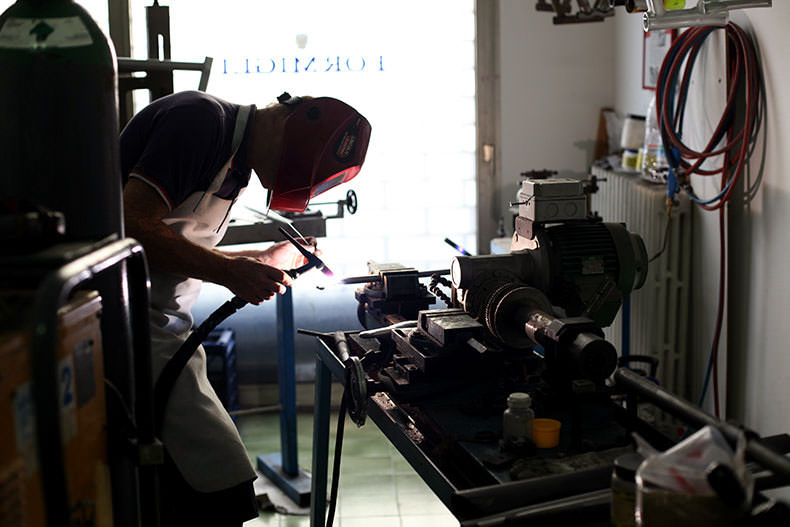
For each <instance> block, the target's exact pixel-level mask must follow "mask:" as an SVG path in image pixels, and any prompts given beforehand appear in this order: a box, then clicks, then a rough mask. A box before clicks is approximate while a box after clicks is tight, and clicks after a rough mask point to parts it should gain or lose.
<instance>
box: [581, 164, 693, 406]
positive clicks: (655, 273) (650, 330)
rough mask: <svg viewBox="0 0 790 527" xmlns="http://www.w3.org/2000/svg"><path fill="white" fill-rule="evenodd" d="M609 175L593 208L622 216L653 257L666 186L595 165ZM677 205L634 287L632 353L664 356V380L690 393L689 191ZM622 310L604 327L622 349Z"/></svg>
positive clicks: (608, 217)
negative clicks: (642, 281)
mask: <svg viewBox="0 0 790 527" xmlns="http://www.w3.org/2000/svg"><path fill="white" fill-rule="evenodd" d="M592 174H593V175H595V176H598V177H599V178H604V179H606V181H605V182H602V183H600V184H599V187H600V190H599V191H598V192H597V193H596V194H594V195H593V196H592V209H593V210H594V211H597V212H598V214H600V215H601V217H602V218H603V220H604V221H605V222H622V223H625V224H626V226H627V227H628V229H629V230H630V231H632V232H636V233H638V234H639V235H641V236H642V239H643V240H644V241H645V246H646V247H647V253H648V257H649V258H650V257H652V256H653V255H655V254H656V253H657V252H658V251H659V249H660V248H661V244H662V242H663V237H664V230H665V228H666V205H665V204H666V201H665V199H666V187H665V186H662V185H656V184H653V183H650V182H647V181H644V180H642V179H641V178H640V177H639V176H636V175H632V174H625V173H621V172H614V171H609V170H604V169H602V168H600V167H593V169H592ZM679 198H680V205H679V206H676V207H674V209H673V213H672V221H671V224H670V238H669V243H668V244H667V249H666V251H665V252H664V253H663V254H662V255H661V256H660V257H659V258H658V259H657V260H656V261H654V262H651V263H650V267H649V270H648V274H647V280H646V281H645V284H644V285H643V286H642V288H641V289H639V290H638V291H634V292H633V293H631V330H630V333H629V334H630V342H631V345H630V353H631V354H632V355H649V356H651V357H655V358H657V359H658V360H659V369H658V372H657V377H658V381H659V382H660V383H661V385H662V386H663V387H665V388H667V389H669V390H671V391H672V392H674V393H677V394H680V395H683V396H686V397H688V395H689V380H688V379H687V377H686V366H687V363H688V359H687V357H688V353H687V352H688V349H689V331H690V328H689V304H690V300H691V284H690V279H691V234H692V231H691V207H690V204H689V201H688V198H687V197H686V196H685V195H681V196H679ZM622 318H623V316H622V311H621V313H620V314H618V315H617V318H616V320H615V321H614V323H613V324H612V325H611V326H610V327H609V328H606V329H605V333H606V337H607V338H608V339H609V340H610V341H611V342H612V343H613V344H614V345H615V347H616V348H617V349H618V351H621V350H622Z"/></svg>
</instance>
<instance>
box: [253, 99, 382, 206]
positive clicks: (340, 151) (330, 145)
mask: <svg viewBox="0 0 790 527" xmlns="http://www.w3.org/2000/svg"><path fill="white" fill-rule="evenodd" d="M277 100H278V101H279V102H280V103H282V104H285V105H288V106H291V107H292V110H291V113H290V114H289V115H288V117H287V119H286V121H285V129H284V131H283V142H282V150H281V153H280V164H279V165H278V168H277V175H276V177H275V179H274V185H273V188H272V189H271V193H270V201H269V208H271V209H274V210H280V211H291V212H302V211H304V210H305V209H306V208H307V204H308V202H309V201H310V199H311V198H312V197H314V196H317V195H318V194H321V193H322V192H326V191H327V190H329V189H331V188H333V187H336V186H337V185H340V184H341V183H345V182H347V181H351V180H352V179H353V178H354V176H356V175H357V174H358V173H359V169H360V168H361V167H362V163H363V162H364V161H365V153H366V152H367V149H368V142H369V141H370V129H371V128H370V123H369V122H368V120H367V119H365V118H364V117H363V116H362V115H361V114H360V113H359V112H357V111H356V110H355V109H354V108H352V107H351V106H349V105H347V104H346V103H344V102H342V101H339V100H337V99H333V98H331V97H318V98H315V99H300V98H298V97H291V96H290V95H288V94H287V93H284V94H282V95H281V96H280V97H278V98H277Z"/></svg>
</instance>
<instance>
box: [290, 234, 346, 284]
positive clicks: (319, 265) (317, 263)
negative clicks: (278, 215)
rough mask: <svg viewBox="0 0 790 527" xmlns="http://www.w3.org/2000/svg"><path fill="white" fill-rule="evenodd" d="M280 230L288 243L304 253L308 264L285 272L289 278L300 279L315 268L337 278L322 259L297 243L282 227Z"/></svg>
mask: <svg viewBox="0 0 790 527" xmlns="http://www.w3.org/2000/svg"><path fill="white" fill-rule="evenodd" d="M278 230H279V231H280V234H282V235H283V236H285V237H286V238H287V239H288V241H289V242H291V243H292V244H293V246H294V247H296V249H297V250H298V251H299V252H300V253H302V256H304V257H305V259H306V260H307V263H306V264H304V265H303V266H301V267H297V268H296V269H288V270H287V271H285V273H286V274H287V275H288V276H290V277H291V278H299V276H300V275H302V274H304V273H306V272H307V271H309V270H310V269H312V268H313V267H315V268H316V269H318V270H319V271H321V272H322V273H324V274H325V275H326V276H335V273H333V272H332V271H330V270H329V267H327V266H326V264H325V263H324V262H323V261H322V260H321V258H319V257H318V256H316V255H315V254H313V253H311V252H310V251H308V250H307V249H305V248H304V245H302V244H301V243H299V242H298V241H296V239H295V238H294V237H293V236H291V235H290V234H288V233H287V232H286V231H285V229H283V228H282V227H278Z"/></svg>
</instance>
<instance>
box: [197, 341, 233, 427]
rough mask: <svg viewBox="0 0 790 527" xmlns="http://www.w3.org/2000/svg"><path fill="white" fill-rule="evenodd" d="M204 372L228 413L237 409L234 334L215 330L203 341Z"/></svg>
mask: <svg viewBox="0 0 790 527" xmlns="http://www.w3.org/2000/svg"><path fill="white" fill-rule="evenodd" d="M203 349H205V350H206V370H207V373H208V380H209V383H211V386H212V388H214V392H215V393H216V394H217V397H218V398H219V400H220V401H221V402H222V404H223V406H224V407H225V409H226V410H228V411H229V412H232V411H235V410H238V409H239V383H238V376H237V374H236V334H235V332H234V331H233V330H232V329H225V328H217V329H215V330H214V331H212V332H211V333H210V334H209V336H208V338H207V339H206V340H204V341H203ZM234 421H235V417H234Z"/></svg>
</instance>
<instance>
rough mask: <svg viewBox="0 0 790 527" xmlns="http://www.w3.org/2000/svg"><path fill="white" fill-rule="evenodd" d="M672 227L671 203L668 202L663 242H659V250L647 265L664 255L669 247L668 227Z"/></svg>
mask: <svg viewBox="0 0 790 527" xmlns="http://www.w3.org/2000/svg"><path fill="white" fill-rule="evenodd" d="M671 226H672V202H671V201H670V202H669V204H668V205H667V221H666V225H665V227H664V241H663V242H661V248H660V249H659V250H658V252H657V253H656V254H654V255H653V256H652V257H650V259H649V260H648V261H647V263H649V264H650V263H653V262H654V261H656V260H658V258H659V257H660V256H661V255H662V254H664V252H665V251H666V250H667V246H668V245H669V234H670V232H671V231H670V227H671Z"/></svg>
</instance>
